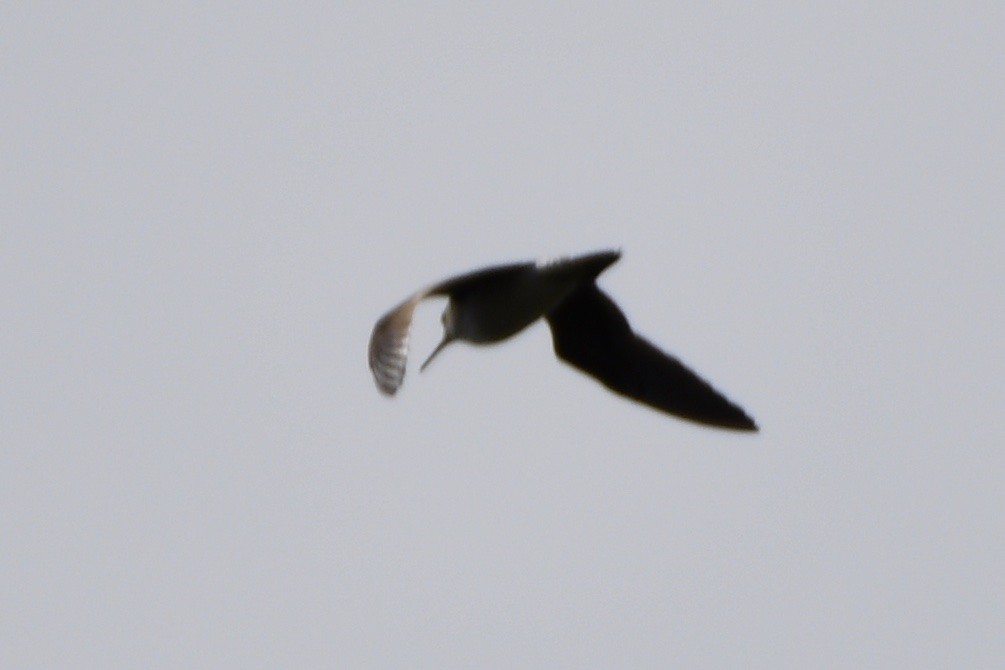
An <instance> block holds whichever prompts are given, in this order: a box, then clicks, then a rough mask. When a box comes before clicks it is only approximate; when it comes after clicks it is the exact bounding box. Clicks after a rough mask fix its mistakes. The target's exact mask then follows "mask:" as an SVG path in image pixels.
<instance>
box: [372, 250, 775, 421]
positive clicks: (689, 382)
mask: <svg viewBox="0 0 1005 670" xmlns="http://www.w3.org/2000/svg"><path fill="white" fill-rule="evenodd" d="M620 257H621V253H620V252H618V251H601V252H597V253H592V254H586V255H583V256H577V257H573V258H563V259H559V260H555V261H550V262H537V263H535V262H527V263H514V264H509V265H499V266H494V267H489V268H485V269H482V270H476V271H474V272H469V273H466V274H462V275H458V276H456V277H452V278H450V279H446V280H444V281H442V282H439V283H436V284H433V285H432V286H428V287H426V288H424V289H422V290H421V291H418V292H416V293H414V294H413V295H411V296H410V297H409V298H407V299H406V300H404V301H403V302H402V303H400V304H399V305H397V306H396V307H394V308H393V309H392V310H390V311H389V312H387V313H386V314H385V315H384V316H382V317H381V318H380V320H379V321H377V324H376V325H375V326H374V329H373V334H372V335H371V337H370V347H369V362H370V369H371V370H372V371H373V375H374V379H375V381H376V383H377V388H379V389H380V390H381V391H382V392H383V393H385V394H387V395H394V394H395V393H396V392H397V390H398V388H399V387H400V386H401V384H402V381H403V380H404V378H405V363H406V361H407V358H408V339H409V332H410V330H411V325H412V316H413V314H414V312H415V308H416V306H417V305H418V304H419V303H420V302H421V301H422V300H424V299H425V298H429V297H434V296H446V297H448V298H449V301H448V303H447V306H446V308H445V309H444V311H443V316H442V322H443V339H442V340H441V341H440V343H439V345H437V347H436V348H435V349H434V350H433V352H432V353H431V354H430V355H429V358H427V359H426V361H425V362H424V363H423V364H422V366H421V367H420V370H424V369H425V368H426V366H428V365H429V363H430V362H431V361H432V360H433V358H434V357H435V356H436V355H437V354H438V353H440V352H441V351H442V350H443V349H444V347H446V346H447V345H448V344H450V343H451V342H453V341H455V340H464V341H467V342H472V343H475V344H489V343H493V342H499V341H501V340H505V339H506V338H508V337H511V336H512V335H515V334H516V333H518V332H520V331H521V330H523V329H524V328H526V327H527V326H529V325H530V324H531V323H533V322H534V321H536V320H537V319H539V318H541V317H544V319H545V320H546V321H547V322H548V326H549V327H550V328H551V334H552V341H553V343H554V348H555V354H556V355H557V356H558V357H559V358H560V359H562V360H563V361H565V362H566V363H569V364H570V365H572V366H574V367H576V368H578V369H579V370H582V371H583V372H585V373H586V374H588V375H590V376H592V377H594V378H596V379H597V380H598V381H600V382H601V383H602V384H604V385H605V386H606V387H607V388H608V389H610V390H611V391H614V392H615V393H617V394H619V395H622V396H625V397H627V398H630V399H632V400H635V401H637V402H640V403H643V404H645V405H648V406H650V407H652V408H655V409H657V410H660V411H662V412H666V413H668V414H672V415H674V416H676V417H679V418H682V419H687V420H689V421H693V422H696V423H699V424H704V425H707V426H712V427H716V428H730V429H734V430H748V431H756V430H757V425H756V424H755V423H754V420H753V419H751V418H750V417H749V416H748V415H747V414H746V412H744V411H743V409H741V408H740V407H739V406H738V405H736V404H734V403H732V402H730V401H729V400H728V399H726V397H725V396H723V395H722V394H721V393H719V392H718V391H716V390H715V389H714V388H712V386H711V385H710V384H709V383H708V382H706V381H705V380H703V379H702V378H701V377H699V376H698V375H697V374H695V373H694V372H692V371H691V370H690V369H689V368H687V367H686V366H685V365H684V364H683V363H681V362H680V361H679V360H677V359H676V358H674V357H673V356H670V355H669V354H666V353H664V352H662V351H660V350H659V349H657V348H656V347H655V346H653V345H652V344H650V343H649V342H648V341H647V340H645V339H644V338H642V337H640V336H639V335H637V334H636V333H635V332H634V331H633V330H632V327H631V326H630V325H629V323H628V319H627V318H625V315H624V314H623V313H622V312H621V310H620V309H618V306H617V305H616V304H614V301H613V300H611V299H610V298H609V297H608V296H607V295H606V294H605V293H604V292H603V291H601V290H600V289H599V288H598V287H597V285H596V278H597V277H598V276H599V275H600V273H601V272H603V271H604V270H605V269H607V267H609V266H610V265H611V264H612V263H614V262H615V261H617V260H618V259H619V258H620Z"/></svg>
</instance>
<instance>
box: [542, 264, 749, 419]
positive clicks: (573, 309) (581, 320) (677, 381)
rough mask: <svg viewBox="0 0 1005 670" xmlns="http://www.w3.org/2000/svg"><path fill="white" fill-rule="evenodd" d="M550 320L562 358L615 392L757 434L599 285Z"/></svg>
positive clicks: (558, 309)
mask: <svg viewBox="0 0 1005 670" xmlns="http://www.w3.org/2000/svg"><path fill="white" fill-rule="evenodd" d="M546 318H547V319H548V325H549V326H550V327H551V334H552V339H553V340H554V345H555V353H556V354H558V357H559V358H561V359H562V360H564V361H566V362H568V363H570V364H572V365H574V366H575V367H577V368H579V369H580V370H582V371H583V372H585V373H587V374H589V375H591V376H593V377H595V378H597V379H598V380H600V381H601V382H602V383H603V384H604V385H605V386H607V388H609V389H611V390H612V391H614V392H615V393H619V394H621V395H623V396H627V397H629V398H631V399H633V400H637V401H639V402H641V403H645V404H646V405H649V406H650V407H655V408H656V409H658V410H662V411H664V412H667V413H669V414H673V415H676V416H678V417H680V418H682V419H688V420H690V421H696V422H698V423H703V424H706V425H709V426H716V427H719V428H733V429H736V430H757V426H756V424H755V423H754V420H753V419H751V418H750V417H749V416H747V414H746V413H745V412H744V411H743V410H742V409H740V408H739V407H738V406H736V405H734V404H733V403H731V402H730V401H729V400H727V399H726V398H725V397H724V396H723V395H722V394H721V393H719V392H718V391H716V390H715V389H714V388H712V387H711V386H710V385H709V384H708V382H706V381H705V380H703V379H701V378H700V377H699V376H698V375H696V374H695V373H694V372H692V371H691V370H689V369H688V368H687V367H685V366H684V364H683V363H681V362H680V361H678V360H677V359H676V358H674V357H673V356H669V355H667V354H665V353H663V352H662V351H660V350H659V349H657V348H656V347H654V346H653V345H652V344H650V343H649V342H647V341H646V340H644V339H642V338H641V337H639V336H638V335H636V334H635V333H634V332H632V328H631V326H630V325H629V324H628V320H627V319H626V318H625V315H624V314H622V313H621V310H620V309H618V306H617V305H615V304H614V301H612V300H611V299H610V298H608V297H607V296H606V295H605V294H604V293H603V292H602V291H601V290H600V289H599V288H597V286H596V284H593V283H590V284H586V285H584V286H583V287H582V288H579V289H577V290H576V291H575V292H574V293H573V294H572V295H570V296H569V297H568V298H566V299H565V301H563V302H562V304H561V305H559V306H558V307H556V308H555V309H554V310H552V311H551V312H550V313H549V314H548V315H547V316H546Z"/></svg>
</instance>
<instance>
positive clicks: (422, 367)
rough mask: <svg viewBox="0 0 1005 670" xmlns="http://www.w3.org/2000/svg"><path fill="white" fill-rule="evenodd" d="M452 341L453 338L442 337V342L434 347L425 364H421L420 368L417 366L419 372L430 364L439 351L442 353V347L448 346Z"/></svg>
mask: <svg viewBox="0 0 1005 670" xmlns="http://www.w3.org/2000/svg"><path fill="white" fill-rule="evenodd" d="M453 341H454V338H452V337H450V336H449V335H444V336H443V340H441V341H440V343H439V344H438V345H436V348H435V349H433V353H431V354H429V358H427V359H426V362H425V363H423V364H422V365H421V366H419V372H422V371H423V370H425V369H426V366H427V365H429V364H430V362H432V360H433V359H434V358H435V357H436V354H438V353H440V352H441V351H443V347H445V346H447V345H448V344H450V343H451V342H453Z"/></svg>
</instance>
